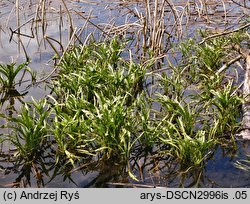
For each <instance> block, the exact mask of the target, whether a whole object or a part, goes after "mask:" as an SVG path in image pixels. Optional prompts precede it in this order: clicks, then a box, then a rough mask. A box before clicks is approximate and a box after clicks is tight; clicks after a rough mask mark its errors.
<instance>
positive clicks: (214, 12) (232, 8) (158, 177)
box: [0, 0, 250, 187]
mask: <svg viewBox="0 0 250 204" xmlns="http://www.w3.org/2000/svg"><path fill="white" fill-rule="evenodd" d="M44 2H45V6H46V7H45V10H44V8H43V5H42V4H40V5H39V6H37V5H38V3H39V1H38V0H37V1H35V0H20V2H19V9H16V1H5V0H2V1H1V0H0V63H4V64H6V63H10V62H11V61H14V62H17V63H21V62H24V61H25V60H26V57H27V56H28V57H29V58H30V59H32V61H31V63H30V64H29V66H30V68H31V69H32V70H33V71H35V72H36V73H37V78H38V81H39V79H42V78H43V77H45V76H46V75H47V74H48V73H49V72H50V71H51V70H52V69H53V64H54V61H53V59H52V57H53V56H54V54H55V52H54V50H53V48H52V47H51V45H50V44H49V42H48V40H46V39H45V38H44V36H48V37H50V39H54V40H57V41H58V42H60V44H61V45H62V46H63V47H66V46H67V44H68V41H69V38H70V32H71V28H70V19H69V17H68V16H67V9H68V12H70V14H71V17H72V19H71V20H72V24H71V25H72V26H73V29H75V28H76V30H77V31H79V29H80V28H82V27H83V26H85V24H86V26H85V27H84V30H83V32H82V33H81V35H80V36H79V37H80V39H82V41H84V39H85V38H86V37H87V36H88V34H89V33H91V32H93V33H94V34H93V35H94V36H95V37H96V38H98V39H99V38H103V37H105V35H103V30H105V29H106V30H109V29H108V28H109V27H110V25H112V26H114V27H115V26H119V25H124V23H133V22H136V21H137V18H136V17H135V16H134V15H133V12H135V11H136V10H137V11H138V12H143V11H144V7H143V5H144V4H143V2H142V1H136V0H132V1H118V0H117V1H112V0H90V1H88V0H86V1H84V0H79V1H67V2H66V3H67V9H66V8H65V6H64V4H63V3H62V1H60V0H56V1H44ZM187 2H188V1H181V0H179V1H175V3H176V12H177V13H178V14H183V15H181V16H182V17H183V18H182V21H181V22H180V25H179V28H178V32H176V33H172V34H173V35H174V36H175V37H176V38H175V39H176V40H178V39H179V38H180V37H192V36H193V35H194V31H195V30H196V29H197V28H200V29H211V28H212V30H213V31H214V30H216V31H219V30H224V29H230V28H233V27H237V25H238V22H240V21H241V20H242V19H243V18H244V17H245V16H246V15H247V14H248V15H249V9H247V8H244V7H241V6H239V5H235V4H233V3H231V2H230V1H229V0H228V1H225V3H223V4H222V3H218V1H209V6H208V7H207V8H208V10H205V8H204V7H202V5H201V4H200V1H196V0H194V1H190V4H187ZM238 2H239V3H242V5H243V1H238ZM246 3H247V4H248V5H247V6H248V7H250V5H249V4H250V3H249V1H246ZM187 6H188V7H189V8H190V10H189V12H190V13H189V14H190V15H186V14H185V12H184V10H185V8H186V7H187ZM131 11H133V12H131ZM170 11H171V9H170V7H167V8H166V16H168V13H169V12H170ZM169 16H170V15H169ZM86 19H89V20H88V22H87V21H86ZM168 21H169V25H170V26H169V29H170V30H169V32H172V27H171V26H173V24H174V19H173V17H169V18H168ZM112 26H111V27H112ZM131 32H133V30H132V31H131ZM175 39H173V40H175ZM50 42H52V44H53V45H54V47H55V49H56V50H57V51H58V52H59V53H60V54H61V53H62V49H60V46H59V43H57V42H55V41H53V40H52V41H50ZM21 77H22V73H20V75H19V76H18V79H17V82H18V80H19V79H21ZM23 80H26V81H27V82H26V83H21V84H20V86H16V90H17V91H18V92H19V93H20V94H21V95H22V94H23V96H18V97H13V98H12V99H13V100H12V102H11V101H10V100H6V101H5V102H4V104H3V105H2V106H1V107H0V108H1V112H4V113H6V114H10V113H12V114H16V113H17V112H18V110H19V109H20V107H21V104H22V103H23V102H26V101H30V100H31V97H33V98H35V99H41V98H44V97H45V96H46V95H47V94H48V93H49V92H50V90H49V89H48V87H47V86H46V83H39V84H37V85H34V86H31V87H29V85H30V84H31V83H30V81H29V80H30V77H29V76H28V75H27V74H26V75H24V78H23ZM0 97H1V99H2V97H4V96H2V95H0ZM11 103H14V104H12V107H14V108H12V109H11V110H10V109H8V107H9V105H10V104H11ZM3 122H4V121H1V120H0V124H2V123H3ZM6 131H7V130H6ZM237 145H238V149H237V150H235V151H232V149H234V148H221V147H218V149H217V150H216V152H215V154H214V155H213V156H212V158H211V159H210V160H209V161H207V163H206V164H205V165H204V168H201V169H196V170H194V171H193V172H192V171H191V172H190V173H188V174H185V173H183V172H180V171H179V169H178V164H174V163H173V164H172V165H169V160H168V158H166V159H165V160H164V159H162V160H161V161H158V163H157V167H158V170H155V168H154V167H155V165H156V164H155V163H154V162H152V157H150V156H149V157H148V158H147V159H146V160H144V159H141V160H142V161H145V162H146V163H145V164H144V165H142V164H139V165H138V166H139V167H141V166H145V167H144V168H143V169H141V168H139V167H138V168H136V169H135V171H134V172H133V173H134V174H135V175H136V176H137V178H140V180H141V181H140V182H135V181H133V180H131V178H129V176H128V175H127V173H126V172H127V171H126V168H125V167H121V166H116V165H115V164H107V163H104V164H100V163H98V164H97V163H91V162H90V163H91V165H89V166H88V167H82V168H79V167H78V168H77V169H67V168H65V169H60V170H58V171H56V170H54V169H53V168H52V167H53V165H54V162H55V161H53V158H46V159H44V160H43V162H44V163H45V166H46V167H47V168H48V169H49V171H48V172H47V174H45V173H44V174H43V175H41V176H40V177H39V175H36V174H35V172H33V170H32V168H31V167H30V166H25V165H23V164H20V165H19V166H16V165H14V163H13V162H12V161H11V159H10V157H9V156H8V153H7V154H1V155H0V187H11V186H13V185H14V186H15V185H16V186H21V187H22V186H24V187H29V186H32V187H37V186H46V187H129V186H131V185H130V184H133V185H138V186H139V185H145V186H168V187H183V186H185V187H188V186H189V187H191V186H199V187H250V173H249V172H246V171H243V170H241V169H239V168H236V167H235V163H236V162H237V161H239V160H242V159H246V158H247V156H246V155H248V154H249V155H250V146H249V142H247V141H243V142H241V141H238V144H237ZM10 154H13V152H10ZM88 162H89V161H88ZM88 162H86V163H88ZM110 165H112V167H113V168H112V169H111V170H110ZM41 166H43V165H40V166H38V168H41ZM29 182H30V183H29Z"/></svg>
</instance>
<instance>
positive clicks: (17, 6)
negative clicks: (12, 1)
mask: <svg viewBox="0 0 250 204" xmlns="http://www.w3.org/2000/svg"><path fill="white" fill-rule="evenodd" d="M19 6H20V2H19V0H16V20H17V28H18V29H17V32H18V33H20V12H19ZM20 50H21V44H20V35H19V34H18V52H19V53H20Z"/></svg>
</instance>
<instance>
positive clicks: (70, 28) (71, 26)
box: [62, 0, 74, 40]
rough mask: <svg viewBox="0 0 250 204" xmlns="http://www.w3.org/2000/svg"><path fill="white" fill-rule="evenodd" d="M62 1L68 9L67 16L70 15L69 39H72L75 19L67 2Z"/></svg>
mask: <svg viewBox="0 0 250 204" xmlns="http://www.w3.org/2000/svg"><path fill="white" fill-rule="evenodd" d="M62 3H63V6H64V8H65V10H66V13H67V17H68V22H69V40H70V39H71V37H72V35H73V32H74V28H73V27H74V26H73V25H74V24H73V19H72V17H71V14H70V12H69V9H68V7H67V5H66V2H65V0H62Z"/></svg>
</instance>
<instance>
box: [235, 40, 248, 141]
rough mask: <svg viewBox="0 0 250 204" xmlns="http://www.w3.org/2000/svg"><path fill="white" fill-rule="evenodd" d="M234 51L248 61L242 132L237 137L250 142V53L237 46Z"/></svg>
mask: <svg viewBox="0 0 250 204" xmlns="http://www.w3.org/2000/svg"><path fill="white" fill-rule="evenodd" d="M234 49H235V50H236V51H238V52H239V53H240V54H241V55H242V57H243V58H244V59H245V61H246V69H245V76H244V84H243V97H244V100H245V101H244V103H243V104H242V114H243V117H242V130H241V131H240V133H239V134H238V135H237V136H238V137H240V138H242V139H247V140H250V51H249V50H247V51H246V50H243V49H242V48H240V46H238V45H235V46H234Z"/></svg>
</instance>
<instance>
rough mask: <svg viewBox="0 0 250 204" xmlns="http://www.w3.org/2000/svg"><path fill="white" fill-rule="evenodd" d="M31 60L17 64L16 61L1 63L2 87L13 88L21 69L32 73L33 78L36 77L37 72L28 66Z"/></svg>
mask: <svg viewBox="0 0 250 204" xmlns="http://www.w3.org/2000/svg"><path fill="white" fill-rule="evenodd" d="M28 64H29V62H25V63H22V64H20V65H18V66H16V64H15V63H11V64H7V65H3V64H0V85H1V87H2V89H13V88H14V86H15V83H16V81H15V80H16V77H17V75H18V74H19V73H20V72H21V71H23V70H24V71H27V72H28V73H30V75H31V77H32V80H34V79H35V74H34V73H33V72H32V71H31V69H30V68H29V67H28V66H27V65H28Z"/></svg>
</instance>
